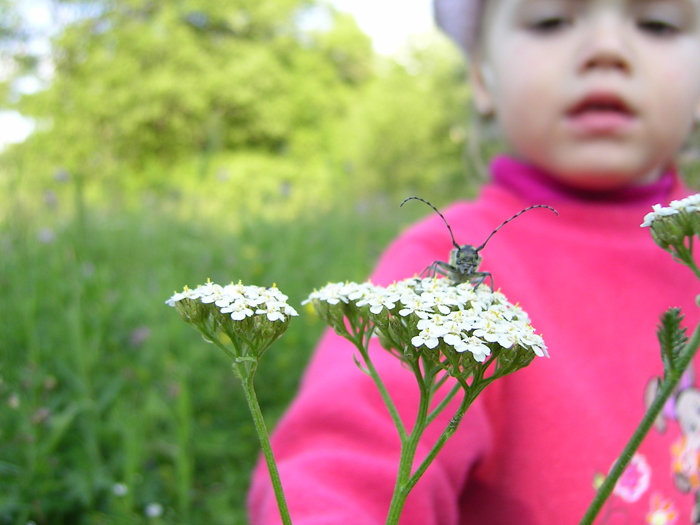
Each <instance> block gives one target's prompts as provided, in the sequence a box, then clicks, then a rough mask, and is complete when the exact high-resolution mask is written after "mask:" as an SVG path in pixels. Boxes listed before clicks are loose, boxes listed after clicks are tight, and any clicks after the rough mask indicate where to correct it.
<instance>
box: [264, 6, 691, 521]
mask: <svg viewBox="0 0 700 525" xmlns="http://www.w3.org/2000/svg"><path fill="white" fill-rule="evenodd" d="M436 8H437V9H436V13H437V17H438V22H439V23H440V25H441V26H442V27H443V29H445V30H446V31H447V33H448V34H450V35H451V36H452V37H453V38H454V39H455V40H456V41H457V42H458V43H459V44H460V45H461V46H462V47H463V48H464V49H465V51H467V53H468V55H469V56H470V58H471V61H472V68H471V71H472V74H473V90H474V97H475V101H476V104H477V108H478V109H479V110H480V111H481V112H482V113H483V114H485V115H492V116H493V117H494V118H495V119H496V121H497V123H498V126H499V128H500V130H501V133H502V136H503V138H504V140H505V142H506V143H507V145H508V148H509V153H508V156H499V157H497V158H495V159H493V161H492V163H491V182H490V183H489V184H487V185H486V186H485V187H484V188H483V189H482V191H481V194H480V196H479V198H478V199H477V200H476V201H475V202H472V203H465V202H462V203H457V204H455V205H454V206H452V207H451V208H449V209H448V210H446V212H445V214H444V215H445V217H446V219H447V221H448V222H449V223H450V224H451V226H452V228H453V230H454V235H455V238H456V239H457V242H458V243H460V244H465V243H469V244H474V245H478V244H480V243H481V242H483V239H485V238H486V237H487V236H488V234H489V233H490V232H491V231H492V230H493V229H494V227H495V226H497V225H498V224H500V223H501V222H502V221H503V220H504V219H506V218H508V217H510V216H512V215H513V214H514V213H516V212H517V211H519V210H521V209H524V208H526V207H528V206H531V205H533V204H548V205H551V206H553V207H555V208H556V209H557V210H558V211H559V214H560V217H558V218H557V217H554V216H553V215H552V214H550V213H540V212H538V211H532V212H529V213H527V214H525V215H523V216H522V217H519V218H518V219H517V220H516V221H513V222H512V223H510V224H508V226H506V227H505V228H503V229H502V230H501V231H499V232H498V234H497V235H495V236H494V237H493V238H492V239H491V240H490V241H489V244H488V246H487V247H486V248H485V249H484V250H483V252H481V253H482V254H483V257H484V262H483V264H482V269H483V270H485V271H489V272H491V273H492V274H493V276H494V279H495V283H496V287H497V288H500V289H501V290H502V291H503V292H504V293H505V294H506V296H507V297H508V298H509V299H510V300H511V301H513V302H516V301H517V302H519V303H520V304H521V305H522V307H523V308H524V309H525V310H526V311H527V312H528V313H529V314H530V317H531V319H532V323H533V325H534V326H535V327H536V328H537V329H538V331H540V332H541V333H543V335H544V337H545V341H546V342H547V344H548V346H549V354H550V355H551V359H549V360H537V361H536V362H534V363H533V364H532V365H530V366H529V367H528V368H526V369H524V370H521V371H519V372H517V373H515V374H513V375H511V376H508V377H506V378H503V379H501V380H499V381H497V382H495V383H494V384H493V385H491V386H490V387H489V388H487V389H486V390H485V391H484V393H483V394H482V396H481V397H480V398H479V399H478V400H477V402H476V403H475V404H474V405H473V406H472V407H471V408H470V410H469V411H468V412H467V415H466V416H465V418H464V420H463V421H462V423H461V425H460V427H459V430H458V432H457V433H456V434H455V435H454V436H453V437H452V438H451V440H450V441H448V443H447V445H446V447H445V448H444V449H443V451H442V452H441V454H440V455H439V456H438V458H437V460H436V462H435V463H433V465H432V466H431V467H430V468H429V469H428V471H427V473H426V474H425V475H424V477H423V478H422V479H421V480H420V481H419V483H418V484H417V485H416V487H415V489H414V491H413V493H412V494H411V496H410V497H409V499H408V502H407V504H406V507H405V509H404V514H403V517H402V523H403V524H405V525H411V524H416V525H418V524H420V525H437V524H440V525H453V524H455V525H456V524H460V525H467V524H484V525H491V524H508V525H512V524H517V525H566V524H576V523H577V522H578V521H579V520H580V518H581V517H582V516H583V513H584V512H585V509H586V508H587V506H588V504H589V503H590V501H591V499H592V498H593V496H594V492H595V487H596V483H598V482H599V480H600V479H601V478H602V477H604V476H605V475H606V474H607V472H608V470H609V469H610V467H611V466H612V464H613V462H614V461H615V459H616V458H617V455H618V454H619V453H620V451H621V450H622V448H623V446H624V444H625V443H626V441H627V439H628V438H629V436H630V435H631V433H632V431H633V430H634V428H635V427H636V425H637V423H638V422H639V420H640V419H641V416H642V414H643V413H644V410H645V402H648V400H649V399H650V398H651V397H652V396H653V393H654V388H655V385H656V380H655V378H656V376H657V375H658V374H660V373H661V372H662V366H661V360H660V357H659V350H658V342H657V340H656V336H655V325H656V324H657V322H658V317H659V315H660V314H661V313H662V312H663V311H664V310H666V309H667V308H668V307H671V306H680V307H682V310H683V312H684V313H685V315H686V320H687V321H688V323H687V324H688V325H689V326H694V325H695V323H696V322H697V321H698V314H697V307H696V306H695V304H694V297H695V295H696V294H697V292H698V291H699V289H700V287H699V286H698V283H697V282H696V281H695V279H694V277H693V275H692V273H691V272H690V270H688V269H686V268H685V267H683V266H680V265H679V264H677V263H675V262H674V261H673V260H672V258H671V257H670V255H669V254H667V253H666V252H664V251H662V250H661V249H659V248H658V247H657V246H656V245H655V244H654V242H653V241H652V239H651V236H650V234H649V232H648V231H647V230H646V229H642V228H640V227H639V225H640V223H641V221H642V219H643V217H644V215H645V214H646V213H647V212H648V211H650V207H651V205H652V204H655V203H662V204H664V205H666V204H668V202H670V201H671V200H674V199H680V198H682V197H684V196H685V195H687V193H688V192H687V190H686V189H685V188H684V187H683V185H682V184H681V182H680V181H679V179H678V176H677V174H676V171H675V169H674V165H673V159H674V156H675V155H676V154H677V153H678V151H679V149H680V148H681V147H682V145H683V142H684V141H685V139H686V138H687V136H688V134H689V132H690V131H691V129H692V127H693V125H694V124H693V123H694V119H697V118H698V115H700V0H484V1H482V2H479V1H478V0H437V5H436ZM428 197H429V196H428ZM451 247H452V243H451V240H450V237H449V232H448V231H447V229H446V228H445V225H444V224H443V222H442V220H441V219H440V218H439V217H438V216H436V215H431V216H430V217H429V218H428V219H426V220H425V221H423V222H421V223H420V224H418V225H417V226H415V227H413V228H412V229H410V230H409V231H407V232H406V233H404V234H403V235H401V236H400V238H399V239H397V240H396V241H395V242H394V243H393V244H392V245H391V246H390V247H389V249H388V250H387V252H386V253H385V254H384V256H383V257H382V259H381V261H380V263H379V265H378V268H377V269H376V271H375V273H374V274H373V275H372V281H373V282H376V283H378V284H382V285H388V284H390V283H391V282H392V281H394V280H399V279H404V278H407V277H411V276H412V275H414V274H416V273H419V272H421V271H422V270H423V269H424V268H425V267H426V266H428V265H429V264H431V263H432V262H433V261H435V260H445V259H446V258H447V256H448V254H449V251H450V248H451ZM351 353H352V348H351V347H350V345H349V344H347V343H346V342H345V341H344V340H343V339H341V338H339V337H338V336H335V335H334V334H332V333H328V334H326V336H325V338H324V339H323V341H322V342H321V344H320V346H319V348H318V349H317V352H316V354H315V356H314V358H313V361H312V363H311V365H310V366H309V369H308V371H307V373H306V375H305V377H304V380H303V383H302V386H301V390H300V392H299V395H298V397H297V399H296V400H295V402H294V403H293V405H292V406H291V408H290V409H289V412H288V413H287V415H286V416H285V417H284V418H283V420H282V421H281V422H280V424H279V428H278V429H277V431H276V433H275V436H274V439H273V447H274V448H275V452H276V455H277V459H278V462H279V465H280V472H281V477H282V482H283V484H284V486H285V492H286V494H287V499H288V502H289V505H290V513H291V516H292V519H293V520H294V523H295V525H311V524H314V525H316V524H318V525H321V524H323V525H360V524H368V525H369V524H381V523H383V522H384V519H385V516H386V511H387V508H388V504H389V500H390V498H391V492H392V489H393V483H394V479H395V475H396V469H397V460H398V455H399V452H398V447H399V440H398V437H397V435H396V430H395V429H394V426H393V424H392V421H391V419H390V417H389V414H388V413H387V411H386V409H385V408H384V406H383V404H382V402H381V399H380V397H379V394H378V392H377V391H376V390H375V388H374V385H373V383H372V382H371V380H370V379H369V378H368V377H367V376H365V375H364V374H362V373H360V372H359V371H358V370H357V368H356V366H355V364H354V363H353V360H352V357H351V355H350V354H351ZM373 355H374V359H375V364H376V365H377V368H378V369H379V370H380V374H381V375H382V377H383V378H384V381H385V383H386V384H387V386H388V387H389V389H390V391H391V394H392V397H393V398H394V400H395V401H396V403H397V405H398V406H399V410H400V412H401V415H402V417H403V418H404V420H405V421H411V420H412V414H413V413H415V410H416V403H417V388H416V385H415V380H414V378H413V377H412V376H411V374H410V373H407V372H406V370H404V369H402V368H401V366H400V365H399V364H398V361H397V360H396V359H395V358H393V357H392V356H390V355H389V354H388V353H386V352H385V351H383V350H382V349H381V348H379V346H378V345H377V348H376V349H375V351H374V354H373ZM694 377H695V375H694V374H692V373H689V374H688V378H687V380H686V381H685V383H684V385H683V387H682V388H680V389H679V391H678V392H677V393H676V395H675V396H674V398H673V400H672V402H670V403H669V404H668V405H667V407H666V410H665V411H664V413H663V416H662V417H660V418H659V420H658V421H657V424H656V426H655V428H654V429H652V431H651V432H650V434H649V436H648V437H647V439H646V440H645V441H644V443H643V444H642V446H641V448H640V450H639V452H638V453H637V455H635V457H634V458H633V459H632V462H631V464H630V466H629V467H628V469H627V471H626V473H625V475H624V476H623V478H622V479H621V480H620V482H618V484H617V487H616V489H615V491H614V493H613V495H612V497H611V499H610V500H609V501H608V503H607V504H606V506H605V508H604V509H603V512H602V513H601V515H600V517H599V519H598V522H597V523H600V524H635V525H636V524H644V523H656V524H661V523H664V524H666V523H669V524H670V523H678V524H691V523H699V522H700V511H699V509H700V505H699V504H698V498H699V497H698V494H699V489H700V472H699V471H698V465H700V410H699V408H700V390H699V389H697V388H696V386H695V382H694ZM449 413H450V410H446V411H445V412H444V414H445V416H444V418H443V420H441V421H438V422H436V423H435V424H434V425H433V427H431V428H433V429H434V430H433V431H432V432H431V431H430V429H429V430H428V432H427V433H426V436H425V440H424V441H425V443H426V447H429V445H430V444H431V443H433V442H434V441H435V439H436V438H437V434H438V433H439V432H440V430H441V429H442V428H444V427H445V425H446V424H447V421H448V418H449ZM426 450H427V448H424V449H423V451H422V452H423V454H425V452H426ZM419 454H420V451H419ZM250 514H251V519H252V523H253V524H255V525H268V524H273V523H278V522H279V515H278V512H277V510H276V505H275V501H274V496H273V493H272V490H271V488H270V486H269V480H268V478H267V476H266V474H265V471H264V468H262V467H261V468H259V469H258V470H257V472H256V475H255V477H254V480H253V485H252V490H251V494H250Z"/></svg>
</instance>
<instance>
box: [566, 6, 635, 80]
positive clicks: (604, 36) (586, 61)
mask: <svg viewBox="0 0 700 525" xmlns="http://www.w3.org/2000/svg"><path fill="white" fill-rule="evenodd" d="M591 23H592V27H591V30H590V31H587V32H585V33H586V36H585V38H584V40H583V42H582V45H581V54H580V61H579V63H580V70H581V72H582V73H588V72H592V71H601V70H616V71H619V72H622V73H630V72H631V70H632V61H631V54H630V50H629V47H628V45H627V42H626V38H625V28H624V27H623V24H620V23H618V22H617V21H616V20H610V19H607V20H606V19H602V20H598V21H592V22H591Z"/></svg>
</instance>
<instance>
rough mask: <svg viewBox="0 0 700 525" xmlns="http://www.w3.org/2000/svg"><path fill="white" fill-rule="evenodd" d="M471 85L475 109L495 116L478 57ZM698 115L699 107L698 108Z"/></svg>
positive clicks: (487, 75)
mask: <svg viewBox="0 0 700 525" xmlns="http://www.w3.org/2000/svg"><path fill="white" fill-rule="evenodd" d="M471 85H472V91H473V93H474V103H475V104H476V109H477V110H478V111H479V113H481V115H483V116H485V117H490V116H493V115H494V114H495V109H496V108H495V105H494V102H493V93H492V90H493V74H492V72H491V70H490V68H489V64H488V62H486V61H485V60H483V59H482V58H481V57H479V56H474V57H473V59H472V63H471ZM698 114H699V115H700V106H699V107H698Z"/></svg>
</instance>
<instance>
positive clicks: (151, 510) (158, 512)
mask: <svg viewBox="0 0 700 525" xmlns="http://www.w3.org/2000/svg"><path fill="white" fill-rule="evenodd" d="M144 514H146V517H147V518H160V517H161V516H162V515H163V505H161V504H160V503H149V504H148V505H146V509H145V510H144Z"/></svg>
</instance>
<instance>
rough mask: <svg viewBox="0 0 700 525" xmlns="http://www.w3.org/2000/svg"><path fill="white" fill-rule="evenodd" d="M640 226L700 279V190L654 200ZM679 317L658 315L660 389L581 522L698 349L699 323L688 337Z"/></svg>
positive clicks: (588, 519)
mask: <svg viewBox="0 0 700 525" xmlns="http://www.w3.org/2000/svg"><path fill="white" fill-rule="evenodd" d="M641 226H642V228H649V230H650V233H651V236H652V238H653V239H654V242H655V243H656V244H657V245H659V246H660V247H661V248H663V249H664V250H666V251H667V252H669V253H670V254H671V255H672V256H673V258H674V259H675V260H676V261H678V262H680V263H681V264H684V265H686V266H688V268H690V269H691V270H692V271H693V273H694V274H695V276H696V277H697V278H698V279H700V269H698V266H697V264H696V263H695V260H694V258H693V240H694V237H695V236H700V194H697V195H692V196H690V197H687V198H685V199H681V200H678V201H673V202H671V204H670V206H668V207H663V206H661V205H660V204H655V205H654V206H652V211H651V212H650V213H648V214H647V215H646V216H645V217H644V222H642V224H641ZM681 320H682V315H681V314H680V310H678V309H675V308H672V309H670V310H669V311H668V312H666V313H665V314H664V315H663V316H662V318H661V325H660V326H659V329H658V336H659V343H660V346H661V360H662V362H663V365H664V377H663V379H662V380H661V381H660V384H659V390H658V392H657V394H656V397H655V398H654V401H653V402H652V403H651V405H650V406H649V408H648V409H647V411H646V412H645V414H644V417H643V418H642V420H641V422H640V423H639V426H638V427H637V429H636V430H635V431H634V433H633V434H632V437H631V438H630V440H629V442H628V443H627V445H626V446H625V448H624V449H623V451H622V453H621V454H620V456H619V457H618V459H617V461H615V463H614V465H613V467H612V469H611V470H610V473H609V474H608V476H607V477H606V478H605V480H604V481H603V483H602V484H601V486H600V487H599V488H598V491H597V492H596V495H595V498H594V499H593V501H592V502H591V505H590V506H589V507H588V510H587V511H586V513H585V514H584V516H583V518H582V520H581V522H580V525H591V524H592V523H593V520H595V518H596V516H597V515H598V513H599V512H600V510H601V509H602V508H603V505H604V503H605V501H606V500H607V499H608V497H610V494H611V493H612V492H613V490H614V489H615V485H616V483H617V481H618V480H619V479H620V476H622V474H623V473H624V471H625V468H626V467H627V466H628V464H629V462H630V461H631V460H632V457H633V456H634V453H635V452H636V451H637V449H638V448H639V446H640V445H641V444H642V441H643V440H644V438H645V437H646V435H647V434H648V433H649V430H651V427H652V426H653V424H654V421H655V420H656V418H657V417H658V415H659V413H661V411H662V410H663V407H664V405H665V404H666V402H667V401H668V399H669V398H670V397H671V395H672V394H673V392H674V390H675V388H676V386H677V385H678V382H679V381H680V380H681V377H682V376H683V373H684V372H685V369H686V368H687V367H688V365H690V363H691V361H692V360H693V357H694V356H695V354H696V353H697V351H698V347H699V346H700V324H699V325H698V326H696V328H695V330H694V331H693V335H692V336H691V338H690V340H687V338H686V336H685V329H683V328H681Z"/></svg>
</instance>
